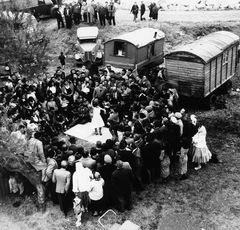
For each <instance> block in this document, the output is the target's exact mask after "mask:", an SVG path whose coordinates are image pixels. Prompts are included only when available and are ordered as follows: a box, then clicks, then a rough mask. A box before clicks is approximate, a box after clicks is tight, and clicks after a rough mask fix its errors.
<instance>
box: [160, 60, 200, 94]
mask: <svg viewBox="0 0 240 230" xmlns="http://www.w3.org/2000/svg"><path fill="white" fill-rule="evenodd" d="M165 61H166V69H167V78H168V79H167V81H168V82H169V83H170V84H171V85H173V86H174V87H176V88H177V90H178V91H179V92H181V95H183V96H194V97H201V96H202V94H203V89H204V79H203V75H204V65H203V64H202V63H196V62H188V61H184V60H172V59H168V58H166V60H165Z"/></svg>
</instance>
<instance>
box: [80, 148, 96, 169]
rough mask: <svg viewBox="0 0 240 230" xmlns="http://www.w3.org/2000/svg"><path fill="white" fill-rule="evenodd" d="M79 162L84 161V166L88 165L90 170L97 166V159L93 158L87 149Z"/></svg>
mask: <svg viewBox="0 0 240 230" xmlns="http://www.w3.org/2000/svg"><path fill="white" fill-rule="evenodd" d="M79 162H81V163H82V165H83V167H87V168H89V169H90V170H94V169H95V167H96V161H95V160H93V159H92V158H91V157H90V156H89V154H88V152H87V151H84V152H83V153H82V157H81V159H80V160H79Z"/></svg>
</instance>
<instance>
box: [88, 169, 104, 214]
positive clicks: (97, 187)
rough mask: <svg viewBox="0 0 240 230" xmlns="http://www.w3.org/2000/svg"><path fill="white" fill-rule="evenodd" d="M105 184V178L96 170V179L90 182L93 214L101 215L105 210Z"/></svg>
mask: <svg viewBox="0 0 240 230" xmlns="http://www.w3.org/2000/svg"><path fill="white" fill-rule="evenodd" d="M103 185H104V180H103V178H101V176H100V173H99V172H95V174H94V179H93V180H92V181H91V183H90V192H89V197H90V199H91V209H92V212H93V216H98V215H101V213H102V211H103Z"/></svg>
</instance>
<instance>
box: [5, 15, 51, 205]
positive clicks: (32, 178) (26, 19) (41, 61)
mask: <svg viewBox="0 0 240 230" xmlns="http://www.w3.org/2000/svg"><path fill="white" fill-rule="evenodd" d="M0 28H1V30H0V64H1V63H4V64H5V63H8V65H9V66H10V67H11V68H12V69H14V70H15V71H18V72H20V73H21V74H24V75H26V76H27V77H32V76H34V74H37V73H39V72H42V70H43V68H44V67H45V65H46V62H45V60H46V58H45V57H46V49H47V45H48V43H49V39H48V37H47V36H46V34H45V32H44V31H43V30H41V29H40V28H39V27H38V25H37V21H36V20H35V19H34V18H33V16H32V15H30V14H26V13H23V12H14V13H13V12H11V11H2V12H0ZM3 117H4V115H3V114H1V116H0V119H1V120H2V118H3ZM3 122H4V123H3V124H4V125H6V123H5V121H3ZM0 128H1V127H0ZM8 137H9V136H8V135H2V132H0V167H2V168H4V169H6V170H7V171H10V172H18V173H20V174H22V175H23V176H24V177H25V178H27V179H28V180H29V182H30V183H31V184H32V185H33V186H34V187H35V188H36V190H37V194H38V203H39V204H40V205H41V206H44V204H45V191H44V186H43V184H42V183H41V177H40V174H39V173H38V172H37V171H36V170H35V169H34V168H33V167H31V165H30V164H29V163H28V162H26V161H25V159H24V157H23V154H22V152H16V151H15V150H14V149H13V146H11V145H10V144H9V143H8ZM18 151H20V149H18Z"/></svg>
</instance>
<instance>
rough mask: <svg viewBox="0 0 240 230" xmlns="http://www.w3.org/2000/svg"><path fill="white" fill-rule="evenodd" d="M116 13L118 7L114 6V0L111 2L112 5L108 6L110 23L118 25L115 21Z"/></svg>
mask: <svg viewBox="0 0 240 230" xmlns="http://www.w3.org/2000/svg"><path fill="white" fill-rule="evenodd" d="M115 13H116V7H115V6H114V3H113V2H110V5H109V6H108V16H109V25H112V23H113V25H114V26H115V25H116V21H115Z"/></svg>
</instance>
